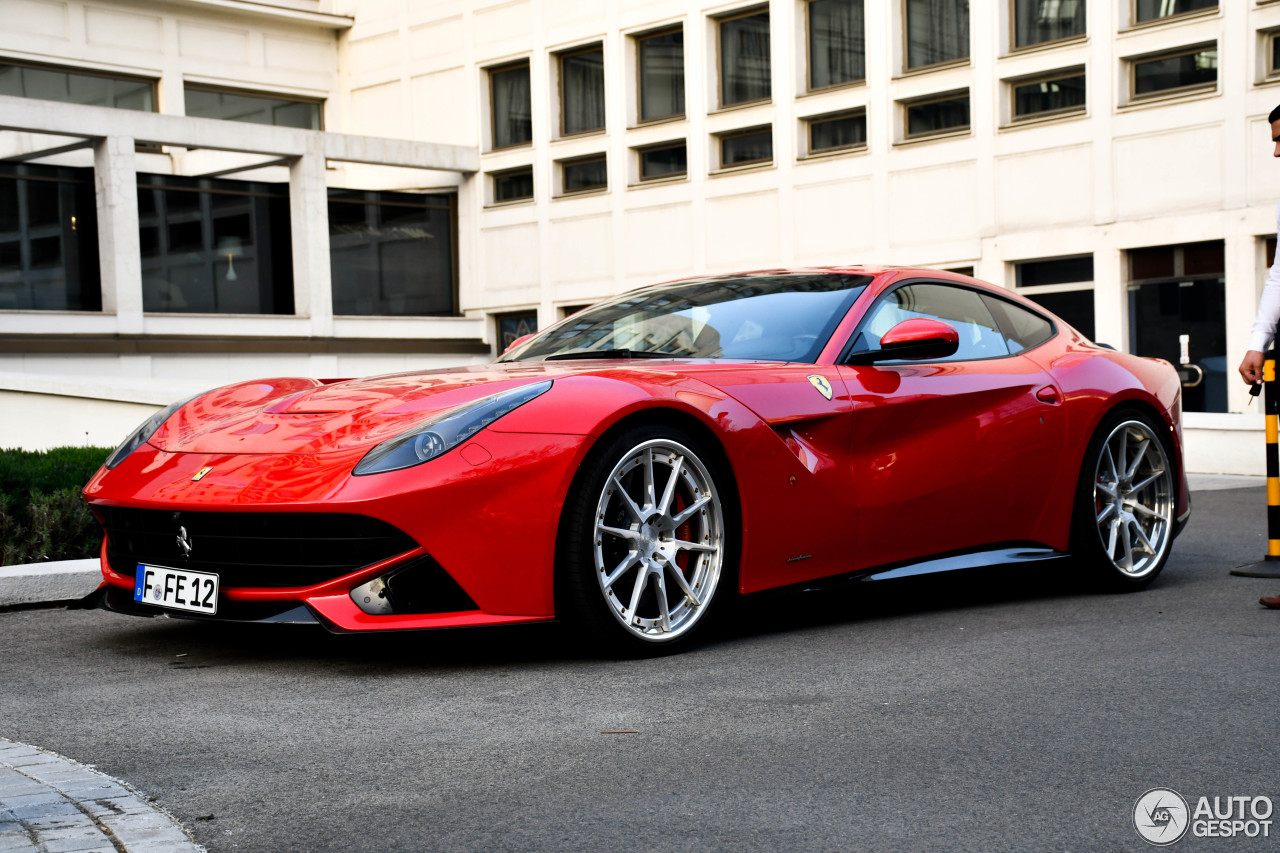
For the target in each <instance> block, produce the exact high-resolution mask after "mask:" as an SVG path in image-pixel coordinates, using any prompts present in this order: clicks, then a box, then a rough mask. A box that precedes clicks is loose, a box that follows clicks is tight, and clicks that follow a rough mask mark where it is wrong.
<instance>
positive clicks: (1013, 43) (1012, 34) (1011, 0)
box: [1006, 0, 1136, 56]
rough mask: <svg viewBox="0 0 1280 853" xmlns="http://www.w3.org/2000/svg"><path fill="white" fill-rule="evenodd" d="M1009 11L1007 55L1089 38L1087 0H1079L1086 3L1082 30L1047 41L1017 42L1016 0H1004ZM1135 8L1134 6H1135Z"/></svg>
mask: <svg viewBox="0 0 1280 853" xmlns="http://www.w3.org/2000/svg"><path fill="white" fill-rule="evenodd" d="M1006 2H1007V3H1008V11H1009V17H1008V21H1009V55H1010V56H1013V55H1016V54H1023V53H1029V52H1031V51H1036V50H1049V49H1052V48H1055V47H1063V46H1065V45H1070V44H1079V43H1082V42H1086V41H1088V40H1089V10H1088V7H1087V0H1081V2H1082V3H1086V8H1085V21H1084V32H1083V33H1080V34H1079V35H1074V36H1060V37H1059V38H1056V39H1050V40H1049V41H1038V42H1035V43H1034V44H1024V45H1019V44H1018V0H1006ZM1135 8H1136V7H1135Z"/></svg>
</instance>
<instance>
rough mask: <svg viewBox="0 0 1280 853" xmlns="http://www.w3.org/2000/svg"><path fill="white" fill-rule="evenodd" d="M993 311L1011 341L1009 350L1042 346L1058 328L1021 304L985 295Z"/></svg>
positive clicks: (1014, 350) (1023, 349) (1018, 350)
mask: <svg viewBox="0 0 1280 853" xmlns="http://www.w3.org/2000/svg"><path fill="white" fill-rule="evenodd" d="M982 300H983V301H984V302H986V303H987V307H988V308H990V309H991V313H992V314H994V315H995V317H996V320H997V321H999V323H1000V328H1001V329H1002V330H1003V331H1004V336H1005V340H1006V341H1008V342H1009V352H1014V353H1016V352H1025V351H1027V350H1029V349H1034V348H1035V347H1038V346H1040V345H1041V344H1042V343H1044V342H1045V341H1047V340H1049V338H1052V337H1053V335H1054V333H1055V332H1056V330H1055V329H1054V328H1053V323H1050V322H1049V321H1048V320H1047V319H1046V318H1044V317H1041V316H1040V315H1039V314H1037V313H1035V312H1034V311H1028V310H1027V309H1026V308H1023V307H1022V306H1021V305H1014V304H1013V303H1012V302H1006V301H1005V300H1003V299H999V298H997V297H994V296H987V295H985V294H984V295H983V297H982Z"/></svg>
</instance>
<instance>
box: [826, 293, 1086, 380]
mask: <svg viewBox="0 0 1280 853" xmlns="http://www.w3.org/2000/svg"><path fill="white" fill-rule="evenodd" d="M920 284H929V285H938V286H941V287H951V288H955V289H957V290H967V291H969V292H970V293H974V294H976V295H977V297H978V299H979V300H982V303H983V307H984V308H986V310H987V313H988V314H990V315H991V320H992V322H994V323H995V329H996V331H997V333H998V334H999V335H1000V337H1001V338H1002V339H1003V340H1004V344H1005V349H1006V350H1008V349H1009V333H1008V332H1007V331H1005V328H1004V325H1003V324H1002V323H1001V322H1000V318H999V317H997V316H996V313H995V312H994V311H992V310H991V308H990V307H989V306H987V304H986V300H985V299H984V297H986V298H989V299H996V300H1000V301H1003V302H1009V303H1012V304H1013V305H1014V307H1017V308H1021V309H1022V310H1024V311H1028V312H1030V313H1032V314H1035V315H1036V316H1038V317H1040V318H1041V319H1042V320H1045V321H1046V322H1048V323H1049V325H1050V326H1051V327H1053V334H1052V335H1050V336H1049V337H1048V338H1045V339H1044V340H1043V341H1041V342H1040V343H1038V344H1036V345H1035V346H1033V347H1028V348H1026V349H1020V350H1018V351H1017V352H1006V353H1005V354H1004V355H992V356H987V357H985V358H954V357H947V358H936V359H914V358H913V359H885V360H884V361H877V362H875V364H876V365H877V366H884V367H910V366H913V365H917V364H969V363H973V362H980V361H999V360H1001V359H1005V358H1019V357H1021V356H1024V355H1026V354H1027V353H1029V352H1032V351H1034V350H1035V349H1037V348H1039V347H1042V346H1044V345H1045V344H1047V343H1048V342H1049V341H1051V340H1053V339H1054V338H1056V337H1057V336H1058V335H1059V334H1060V333H1061V331H1062V330H1061V329H1059V328H1058V324H1057V323H1055V322H1054V321H1053V318H1051V317H1049V316H1047V315H1046V314H1044V313H1042V312H1041V311H1037V310H1035V309H1032V308H1029V307H1027V306H1025V305H1023V304H1022V303H1020V302H1015V301H1014V300H1012V299H1008V298H1006V297H1004V296H1001V295H1000V294H998V293H992V292H991V291H990V290H988V289H987V288H984V287H977V286H974V285H971V284H967V283H965V282H960V281H949V280H947V279H937V278H928V277H924V276H922V277H919V278H910V279H905V280H903V281H898V282H894V283H893V285H892V286H890V287H887V288H885V289H884V291H883V292H881V293H879V294H878V295H877V296H876V298H875V301H873V302H872V303H871V304H870V305H868V306H867V310H866V311H864V312H863V313H862V316H861V317H860V318H858V324H857V325H856V326H854V328H853V331H852V332H850V333H849V338H848V340H846V341H845V342H844V346H843V347H841V348H840V355H839V357H838V358H837V359H836V364H841V365H849V364H856V363H857V362H851V361H850V359H852V358H854V357H855V356H857V355H860V354H861V352H855V351H854V349H853V346H854V344H855V343H856V342H857V340H858V338H859V337H860V336H861V335H862V331H863V329H864V328H866V325H867V323H869V322H871V319H872V315H873V314H874V312H875V311H876V309H877V308H879V307H880V306H881V305H883V304H884V303H885V301H886V300H887V299H888V298H889V296H891V295H892V294H893V293H896V292H897V291H898V290H901V289H902V288H904V287H910V286H912V285H920ZM941 322H945V321H941Z"/></svg>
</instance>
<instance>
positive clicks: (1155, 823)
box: [1133, 788, 1190, 847]
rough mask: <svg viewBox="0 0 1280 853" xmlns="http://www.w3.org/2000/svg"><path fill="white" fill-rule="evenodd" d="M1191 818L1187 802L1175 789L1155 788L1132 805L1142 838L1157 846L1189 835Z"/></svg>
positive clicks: (1136, 824)
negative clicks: (1188, 828) (1188, 829)
mask: <svg viewBox="0 0 1280 853" xmlns="http://www.w3.org/2000/svg"><path fill="white" fill-rule="evenodd" d="M1189 818H1190V814H1189V813H1188V811H1187V801H1186V800H1184V799H1182V795H1181V794H1179V793H1178V792H1177V791H1175V790H1173V789H1172V788H1152V789H1151V790H1150V791H1147V792H1146V793H1145V794H1143V795H1142V796H1141V797H1138V802H1136V803H1134V805H1133V828H1134V829H1136V830H1138V834H1139V835H1141V836H1142V840H1143V841H1147V842H1150V843H1151V844H1154V845H1156V846H1157V847H1164V846H1166V845H1169V844H1172V843H1174V842H1175V841H1177V840H1178V839H1180V838H1182V836H1184V835H1186V833H1187V826H1188V825H1189V824H1190V820H1189Z"/></svg>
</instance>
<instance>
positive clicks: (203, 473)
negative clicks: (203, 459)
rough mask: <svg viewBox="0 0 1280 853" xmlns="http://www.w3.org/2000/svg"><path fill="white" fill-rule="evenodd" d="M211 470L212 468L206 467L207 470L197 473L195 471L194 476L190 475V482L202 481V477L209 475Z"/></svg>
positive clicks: (203, 469) (202, 469)
mask: <svg viewBox="0 0 1280 853" xmlns="http://www.w3.org/2000/svg"><path fill="white" fill-rule="evenodd" d="M212 470H213V468H212V467H208V468H201V469H200V470H199V471H197V472H195V473H194V474H192V475H191V479H192V480H203V479H204V475H205V474H208V473H209V472H210V471H212Z"/></svg>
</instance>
